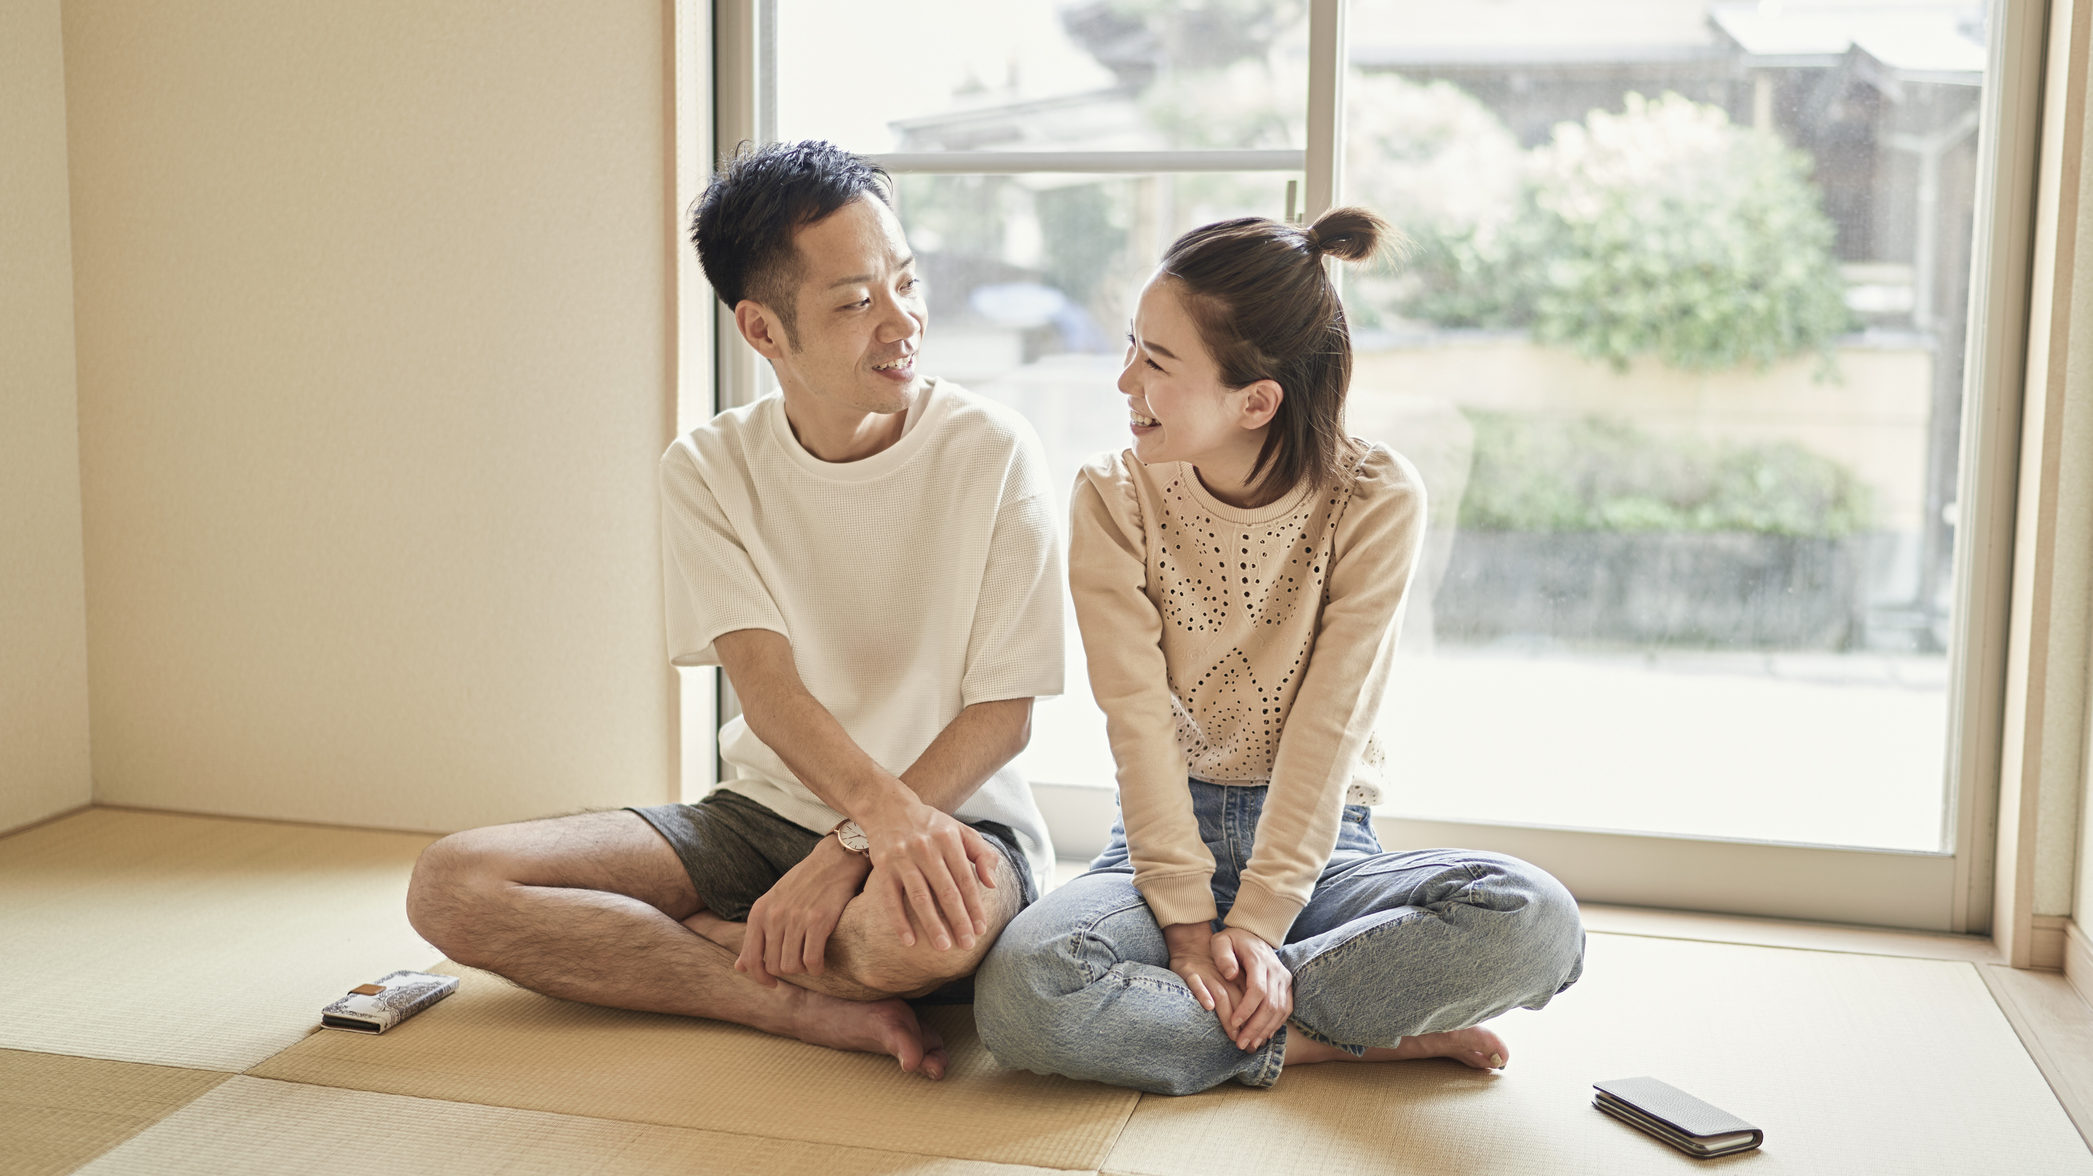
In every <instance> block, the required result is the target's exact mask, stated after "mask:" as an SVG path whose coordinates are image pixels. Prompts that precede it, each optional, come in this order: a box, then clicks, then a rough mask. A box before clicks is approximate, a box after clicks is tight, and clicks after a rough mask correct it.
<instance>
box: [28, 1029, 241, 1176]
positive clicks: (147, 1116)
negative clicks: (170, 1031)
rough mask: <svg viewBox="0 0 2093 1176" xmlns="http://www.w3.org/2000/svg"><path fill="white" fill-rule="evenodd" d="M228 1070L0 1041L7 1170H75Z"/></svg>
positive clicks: (54, 1173) (37, 1174)
mask: <svg viewBox="0 0 2093 1176" xmlns="http://www.w3.org/2000/svg"><path fill="white" fill-rule="evenodd" d="M226 1077H227V1076H226V1075H224V1074H221V1073H218V1072H216V1071H211V1070H179V1069H175V1068H173V1067H170V1066H141V1065H138V1064H136V1063H134V1062H111V1061H104V1060H102V1059H100V1058H75V1057H67V1056H65V1055H64V1054H41V1053H25V1052H23V1051H21V1050H12V1049H0V1172H6V1173H8V1174H9V1176H59V1174H60V1173H64V1172H70V1171H72V1170H73V1169H75V1168H77V1167H79V1166H80V1165H81V1164H83V1163H86V1162H87V1161H88V1160H91V1159H93V1158H94V1157H96V1156H98V1155H101V1154H102V1153H103V1152H105V1151H107V1150H109V1149H110V1148H112V1147H115V1146H116V1145H117V1144H119V1143H122V1142H123V1141H124V1140H126V1139H129V1138H131V1137H132V1136H133V1135H136V1134H138V1133H139V1132H140V1131H143V1130H145V1129H146V1128H147V1127H150V1126H152V1125H153V1124H154V1123H156V1122H158V1121H160V1120H161V1119H164V1118H166V1117H167V1116H168V1115H169V1114H172V1113H173V1112H174V1111H175V1110H177V1109H179V1108H180V1107H181V1106H182V1105H183V1104H185V1103H188V1102H190V1101H191V1100H193V1099H195V1098H196V1097H197V1096H199V1095H201V1094H203V1093H204V1092H205V1091H207V1090H209V1089H211V1088H212V1087H213V1086H216V1085H218V1084H219V1083H221V1082H224V1081H225V1080H226Z"/></svg>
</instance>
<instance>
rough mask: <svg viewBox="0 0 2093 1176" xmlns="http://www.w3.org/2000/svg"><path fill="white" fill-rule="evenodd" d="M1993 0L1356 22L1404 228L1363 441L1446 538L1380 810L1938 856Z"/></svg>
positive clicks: (1366, 302) (1362, 178)
mask: <svg viewBox="0 0 2093 1176" xmlns="http://www.w3.org/2000/svg"><path fill="white" fill-rule="evenodd" d="M1983 11H1984V10H1983V7H1982V6H1981V5H1979V4H1968V5H1955V4H1903V3H1883V4H1867V5H1851V4H1839V5H1833V4H1825V3H1812V2H1809V0H1786V2H1785V3H1783V4H1758V3H1742V4H1726V3H1714V4H1706V3H1676V2H1672V0H1614V2H1598V0H1586V2H1583V3H1576V2H1569V0H1501V2H1499V3H1493V4H1490V5H1450V4H1441V3H1429V4H1428V3H1421V2H1418V0H1356V2H1355V3H1354V4H1353V5H1352V7H1351V10H1350V35H1351V38H1352V45H1351V47H1350V54H1349V55H1350V60H1351V62H1352V66H1351V73H1350V75H1349V76H1348V78H1347V80H1346V99H1347V103H1348V126H1347V143H1346V148H1347V151H1346V171H1345V181H1346V187H1347V197H1348V199H1350V200H1353V201H1357V202H1360V203H1364V204H1367V205H1370V206H1372V207H1375V208H1377V209H1379V210H1381V211H1382V212H1383V213H1384V214H1386V215H1387V216H1388V217H1389V218H1390V219H1391V220H1393V221H1395V222H1396V223H1397V224H1399V225H1400V226H1401V227H1402V228H1403V229H1405V230H1406V232H1407V233H1408V234H1409V235H1410V236H1411V238H1412V239H1413V249H1412V252H1411V256H1410V259H1409V261H1408V263H1407V265H1406V267H1405V268H1404V269H1403V270H1402V271H1401V272H1400V273H1382V274H1378V275H1375V276H1372V277H1367V278H1362V279H1360V280H1357V281H1354V282H1353V283H1352V284H1351V285H1350V286H1349V288H1348V290H1347V305H1348V306H1349V308H1350V312H1351V315H1352V320H1353V323H1354V325H1355V339H1356V342H1357V345H1358V347H1359V352H1360V355H1359V361H1358V366H1357V372H1356V375H1355V379H1354V383H1353V392H1352V396H1353V400H1352V404H1353V407H1352V428H1353V431H1354V432H1357V433H1361V434H1364V435H1367V436H1372V437H1376V438H1379V439H1384V440H1387V441H1389V442H1390V443H1392V444H1393V445H1394V446H1395V447H1396V448H1398V449H1400V450H1402V451H1403V452H1405V453H1407V454H1408V455H1409V456H1410V457H1411V458H1412V459H1413V460H1415V461H1416V462H1417V464H1418V466H1419V467H1420V469H1421V470H1422V472H1423V473H1424V476H1425V479H1426V483H1427V485H1428V486H1429V488H1430V490H1431V492H1432V494H1433V526H1434V528H1435V530H1434V533H1433V536H1432V538H1431V540H1430V542H1429V545H1428V548H1427V557H1426V563H1425V565H1424V568H1423V571H1422V572H1421V575H1420V579H1419V583H1418V591H1417V599H1416V600H1415V601H1414V603H1413V606H1412V609H1411V612H1410V616H1409V628H1408V630H1407V631H1406V633H1405V634H1404V645H1405V655H1404V656H1403V657H1402V658H1401V659H1399V660H1398V662H1397V669H1396V676H1395V684H1394V686H1393V688H1392V692H1391V698H1390V700H1389V705H1388V706H1387V708H1386V710H1385V711H1384V713H1383V718H1382V723H1383V728H1384V734H1385V737H1386V738H1387V739H1388V743H1389V747H1390V758H1391V762H1393V763H1397V764H1400V765H1402V778H1400V779H1398V780H1397V781H1396V788H1395V790H1394V795H1393V796H1391V797H1390V799H1389V802H1388V804H1387V806H1386V808H1387V809H1388V810H1389V811H1392V812H1399V813H1402V814H1405V815H1416V816H1422V817H1431V818H1443V819H1457V820H1482V821H1503V822H1514V823H1523V824H1546V825H1558V826H1568V827H1579V828H1605V829H1619V830H1631V831H1648V832H1662V833H1683V834H1695V835H1705V836H1717V837H1725V838H1748V839H1764V840H1774V841H1790V842H1802V843H1813V844H1838V845H1853V846H1871V847H1887V848H1903V849H1921V850H1938V849H1941V848H1943V847H1944V845H1945V844H1946V842H1945V838H1946V835H1947V832H1948V830H1947V829H1946V827H1945V816H1944V814H1945V812H1946V811H1947V809H1946V801H1947V799H1948V795H1947V784H1948V780H1947V775H1946V764H1945V739H1946V725H1947V683H1948V679H1949V672H1950V670H1949V666H1948V664H1947V658H1946V655H1945V653H1944V652H1943V651H1944V649H1945V648H1946V646H1947V642H1948V636H1949V633H1950V616H1949V612H1950V605H1951V599H1950V591H1951V587H1950V585H1951V579H1952V577H1951V575H1950V569H1951V566H1952V560H1953V551H1954V540H1955V531H1954V520H1955V507H1956V504H1955V502H1954V497H1955V493H1956V486H1957V482H1956V474H1957V470H1956V463H1957V453H1958V446H1959V435H1958V433H1959V427H1960V421H1961V389H1962V376H1963V336H1964V327H1965V324H1966V322H1967V318H1968V312H1969V307H1968V273H1969V264H1970V252H1969V251H1970V243H1971V232H1972V224H1973V215H1974V206H1975V196H1976V160H1977V141H1976V120H1977V110H1978V105H1979V101H1980V97H1981V88H1982V84H1983V82H1984V77H1983V66H1984V57H1985V54H1984V48H1983V44H1984V26H1983ZM1506 28H1517V29H1519V30H1520V31H1521V35H1520V36H1519V37H1518V38H1517V40H1516V42H1514V43H1512V44H1510V45H1508V44H1507V42H1506V40H1505V37H1504V30H1505V29H1506Z"/></svg>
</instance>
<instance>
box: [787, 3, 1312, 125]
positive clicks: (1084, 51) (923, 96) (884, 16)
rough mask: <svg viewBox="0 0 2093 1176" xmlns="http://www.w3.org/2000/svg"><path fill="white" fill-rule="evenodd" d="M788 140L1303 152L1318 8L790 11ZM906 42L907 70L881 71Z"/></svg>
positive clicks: (1025, 6)
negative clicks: (884, 57)
mask: <svg viewBox="0 0 2093 1176" xmlns="http://www.w3.org/2000/svg"><path fill="white" fill-rule="evenodd" d="M776 3H777V104H778V110H777V130H778V137H779V138H781V139H829V140H832V141H834V142H836V143H839V144H841V145H843V146H845V147H848V148H850V149H851V150H853V151H860V152H866V153H875V154H876V153H882V152H890V151H1121V150H1125V151H1135V150H1158V149H1168V148H1216V149H1220V148H1226V149H1231V150H1240V149H1248V148H1281V147H1292V148H1298V147H1300V146H1301V145H1302V137H1303V128H1304V127H1305V125H1306V120H1307V115H1306V110H1307V88H1306V76H1307V75H1306V73H1305V72H1304V70H1305V65H1304V64H1303V63H1305V61H1306V60H1307V46H1308V16H1307V13H1308V6H1307V3H1306V0H1215V2H1213V3H1208V4H1201V5H1197V6H1193V5H1184V4H1178V3H1173V2H1166V0H1087V2H1079V3H1068V2H1066V0H1058V2H1057V0H1006V2H1003V3H996V4H982V3H979V2H978V0H890V2H886V3H880V4H865V3H858V2H852V3H843V2H840V0H776ZM882 44H893V45H894V46H895V50H896V53H897V55H898V56H901V57H905V58H906V60H905V61H901V62H898V63H897V64H895V65H893V66H892V67H886V66H874V65H871V64H869V63H868V55H867V46H872V45H882Z"/></svg>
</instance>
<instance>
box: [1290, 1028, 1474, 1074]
mask: <svg viewBox="0 0 2093 1176" xmlns="http://www.w3.org/2000/svg"><path fill="white" fill-rule="evenodd" d="M1417 1058H1452V1059H1453V1060H1455V1061H1457V1062H1460V1063H1462V1064H1463V1065H1468V1066H1473V1067H1474V1068H1476V1069H1478V1070H1501V1069H1503V1068H1504V1067H1505V1065H1506V1064H1507V1063H1508V1062H1510V1061H1511V1059H1512V1051H1511V1048H1510V1047H1509V1046H1507V1045H1505V1044H1504V1038H1502V1037H1499V1036H1497V1035H1496V1034H1495V1033H1492V1032H1490V1031H1489V1030H1488V1029H1485V1028H1483V1027H1482V1026H1480V1025H1474V1026H1470V1027H1469V1028H1466V1029H1455V1030H1452V1031H1450V1032H1447V1033H1423V1034H1419V1035H1418V1036H1416V1037H1405V1038H1403V1043H1402V1044H1401V1045H1398V1046H1396V1047H1394V1048H1393V1049H1369V1050H1367V1051H1366V1053H1365V1055H1364V1056H1360V1057H1354V1056H1353V1055H1351V1054H1348V1053H1346V1052H1345V1051H1343V1050H1341V1049H1339V1048H1337V1047H1336V1046H1334V1045H1325V1044H1324V1043H1322V1042H1320V1041H1316V1040H1314V1039H1313V1038H1311V1037H1309V1036H1308V1035H1307V1034H1305V1033H1301V1032H1299V1031H1298V1030H1296V1031H1295V1032H1292V1033H1288V1034H1287V1035H1286V1064H1287V1065H1289V1066H1311V1065H1314V1064H1315V1063H1317V1062H1407V1061H1412V1060H1415V1059H1417Z"/></svg>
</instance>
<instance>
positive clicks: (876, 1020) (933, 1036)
mask: <svg viewBox="0 0 2093 1176" xmlns="http://www.w3.org/2000/svg"><path fill="white" fill-rule="evenodd" d="M778 991H779V992H784V993H789V994H791V1002H792V1003H791V1012H790V1014H789V1021H788V1022H787V1023H785V1024H782V1025H780V1026H778V1027H777V1028H774V1029H771V1031H772V1032H774V1033H777V1034H779V1035H780V1036H783V1037H796V1038H798V1039H799V1040H801V1041H804V1042H807V1043H809V1044H811V1045H825V1046H828V1047H829V1048H830V1049H847V1050H855V1051H857V1052H859V1053H883V1054H886V1055H887V1056H889V1057H891V1058H893V1059H894V1060H895V1061H897V1062H900V1063H901V1068H902V1070H903V1071H904V1072H906V1073H910V1074H921V1075H923V1076H924V1077H925V1078H930V1079H933V1080H935V1079H938V1078H943V1077H944V1076H945V1067H946V1066H947V1065H948V1064H949V1063H950V1059H949V1058H947V1057H946V1056H945V1040H944V1038H942V1037H940V1036H938V1031H937V1030H935V1029H932V1028H931V1027H930V1026H928V1025H925V1024H922V1023H921V1022H919V1021H917V1020H916V1011H915V1010H914V1009H912V1008H909V1007H908V1003H907V1002H906V1001H901V1000H877V1001H856V1000H842V999H840V998H838V997H833V996H824V995H822V994H821V993H819V992H808V991H807V990H805V989H799V988H789V987H785V986H780V987H779V989H778ZM764 1028H770V1027H769V1026H764Z"/></svg>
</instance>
